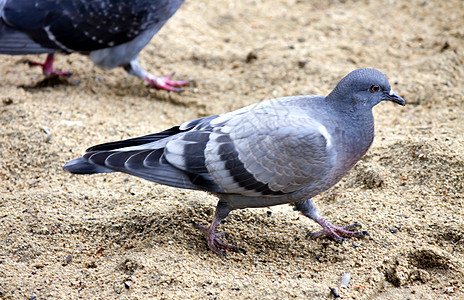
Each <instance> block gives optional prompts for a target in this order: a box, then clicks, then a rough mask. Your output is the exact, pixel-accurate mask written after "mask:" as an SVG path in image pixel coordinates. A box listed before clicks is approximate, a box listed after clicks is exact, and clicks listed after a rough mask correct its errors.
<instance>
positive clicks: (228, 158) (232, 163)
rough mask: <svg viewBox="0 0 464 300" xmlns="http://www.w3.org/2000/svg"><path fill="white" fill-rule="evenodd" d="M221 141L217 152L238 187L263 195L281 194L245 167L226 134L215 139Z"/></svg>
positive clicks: (281, 193)
mask: <svg viewBox="0 0 464 300" xmlns="http://www.w3.org/2000/svg"><path fill="white" fill-rule="evenodd" d="M217 140H218V141H219V140H220V141H222V142H223V143H222V144H221V145H220V146H219V150H218V151H219V152H218V153H219V154H220V158H221V160H222V161H224V162H225V168H226V169H227V170H228V171H229V173H230V175H231V176H232V177H233V178H234V181H235V182H237V184H238V185H239V186H240V187H243V188H245V189H247V190H254V191H256V192H260V193H261V194H263V195H283V194H284V193H283V192H282V191H273V190H271V189H270V188H269V185H268V184H267V183H263V182H260V181H258V180H257V179H256V178H255V177H254V176H253V174H251V173H250V172H248V171H247V169H245V166H244V165H243V163H242V162H241V161H240V159H239V157H238V152H237V150H236V149H235V146H234V145H233V143H232V140H231V138H230V137H229V136H228V135H225V134H224V135H223V136H221V137H219V138H218V139H217Z"/></svg>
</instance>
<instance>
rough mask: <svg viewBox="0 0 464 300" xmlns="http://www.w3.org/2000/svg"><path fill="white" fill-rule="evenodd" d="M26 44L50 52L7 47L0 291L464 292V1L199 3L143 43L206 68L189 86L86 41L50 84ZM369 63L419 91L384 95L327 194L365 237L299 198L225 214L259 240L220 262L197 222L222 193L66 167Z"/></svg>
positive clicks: (59, 294) (2, 87)
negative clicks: (119, 65)
mask: <svg viewBox="0 0 464 300" xmlns="http://www.w3.org/2000/svg"><path fill="white" fill-rule="evenodd" d="M25 58H28V59H35V60H42V59H44V55H42V56H26V57H24V56H0V74H1V79H2V80H1V82H0V100H1V101H0V111H1V112H0V121H1V127H0V134H1V147H0V148H1V150H0V193H1V200H0V298H1V299H78V298H81V299H149V298H157V299H184V298H189V299H227V298H233V299H237V298H238V299H286V298H299V299H302V298H311V299H319V298H321V299H326V298H328V297H334V295H333V293H332V292H331V288H333V289H335V292H336V293H337V294H339V295H340V296H341V297H343V298H347V299H462V298H464V274H463V273H464V272H463V267H464V229H463V226H464V209H463V201H464V200H463V198H464V197H463V195H464V183H463V178H464V117H463V116H464V92H463V91H464V80H463V78H464V2H463V1H461V0H449V1H417V0H413V1H400V0H396V1H395V0H390V1H380V0H371V1H353V0H346V1H335V0H331V1H302V0H300V1H296V0H288V1H283V0H275V1H259V0H254V1H252V0H237V1H204V2H201V1H187V3H185V5H183V6H182V7H181V9H180V10H179V11H178V12H177V13H176V15H175V16H174V17H173V18H172V19H171V20H170V21H169V22H168V24H166V26H165V27H164V28H163V29H162V30H161V31H160V32H159V34H158V35H157V36H156V37H155V38H154V39H153V40H152V42H151V43H150V45H149V46H147V47H146V48H145V50H144V51H143V52H142V53H141V57H140V60H141V63H142V65H143V66H144V67H146V68H147V69H148V70H150V71H151V72H152V73H154V74H156V75H161V74H164V75H166V74H170V73H171V72H174V71H175V72H176V75H175V78H176V79H182V80H183V79H188V80H192V84H191V85H190V86H189V87H186V89H185V92H183V93H180V94H177V93H171V92H166V91H159V90H156V89H152V88H148V87H147V86H146V85H145V84H144V83H143V82H142V81H141V80H139V79H137V78H135V77H131V76H128V75H127V74H126V73H125V72H124V71H123V70H122V69H115V70H109V71H105V70H101V69H99V68H97V67H95V66H94V65H93V64H92V62H91V61H90V60H89V59H88V58H87V57H85V56H81V55H79V54H72V55H69V56H65V55H58V56H57V61H56V66H57V68H60V69H64V70H72V71H73V72H75V73H74V75H73V76H72V77H71V78H70V79H67V80H61V81H58V82H56V81H49V82H45V83H46V84H38V83H40V82H41V81H42V79H43V75H42V74H41V72H40V70H39V69H37V68H29V67H28V66H27V65H26V64H24V63H23V61H24V59H25ZM359 67H373V68H377V69H380V70H381V71H383V72H384V73H385V74H386V75H387V77H388V78H389V79H390V82H391V83H392V87H393V89H394V90H395V91H396V92H397V93H398V94H400V95H401V96H402V97H404V99H406V102H407V105H406V106H405V107H400V106H398V105H395V104H393V103H381V104H380V105H378V106H377V107H375V108H374V115H375V119H376V139H375V141H374V144H373V145H372V147H371V149H370V150H369V152H368V153H367V155H366V156H365V157H364V158H363V160H362V161H360V162H359V163H358V165H357V166H356V167H355V168H354V169H353V170H352V171H351V173H350V174H349V175H348V176H347V177H346V178H345V179H344V180H342V181H341V182H340V183H339V184H337V185H336V186H335V187H334V188H332V189H331V190H329V191H327V192H326V193H324V194H322V195H320V196H318V197H316V198H315V202H316V204H317V205H318V207H319V209H320V213H321V214H322V215H324V216H325V217H326V218H327V219H328V220H329V221H331V222H333V223H334V224H337V225H347V224H351V223H354V222H359V223H361V224H362V230H367V231H369V233H370V236H369V237H367V238H364V239H352V240H347V241H345V242H344V243H342V244H340V243H337V242H334V241H332V240H328V239H320V240H312V239H310V238H308V237H306V235H307V234H308V233H309V232H312V231H316V230H319V227H318V225H317V224H316V223H314V222H313V221H311V220H309V219H306V218H304V217H302V216H301V215H299V214H298V213H296V212H294V211H292V208H291V207H290V206H287V205H284V206H278V207H270V208H263V209H245V210H241V211H235V212H233V213H232V214H231V215H230V216H229V218H227V220H226V222H225V223H224V225H223V226H222V227H221V228H222V229H223V230H225V231H226V232H227V233H228V235H227V238H226V241H227V242H229V243H231V244H234V245H237V246H240V247H243V248H246V249H247V250H248V254H246V255H243V254H241V253H228V255H227V257H225V258H221V257H218V256H217V255H215V254H214V253H213V252H212V251H210V250H209V249H208V247H207V245H206V242H205V240H204V237H203V236H202V235H201V234H200V233H199V232H197V231H195V230H194V229H193V228H192V226H191V221H196V222H198V223H201V224H207V223H208V222H209V221H210V220H211V218H212V213H213V211H214V207H215V204H216V201H217V200H216V199H215V198H214V197H213V196H211V195H208V194H206V193H203V192H196V191H187V190H181V189H175V188H170V187H166V186H161V185H157V184H154V183H151V182H148V181H144V180H141V179H138V178H135V177H131V176H128V175H124V174H99V175H93V176H75V175H71V174H69V173H66V172H65V171H63V170H62V166H63V164H64V163H65V162H66V161H68V160H70V159H73V158H76V157H78V156H79V155H80V154H81V153H82V152H83V151H84V150H85V149H86V148H87V147H89V146H92V145H94V144H97V143H102V142H108V141H114V140H118V139H122V138H128V137H135V136H139V135H144V134H148V133H154V132H157V131H160V130H163V129H165V128H168V127H171V126H173V125H177V124H178V123H180V122H182V121H186V120H190V119H193V118H197V117H202V116H207V115H211V114H217V113H222V112H226V111H230V110H233V109H237V108H240V107H242V106H244V105H247V104H251V103H255V102H258V101H261V100H264V99H268V98H273V97H280V96H289V95H298V94H322V95H324V94H327V93H328V92H329V91H330V90H331V89H332V88H333V87H334V85H335V84H336V83H337V82H338V81H339V80H340V79H341V78H342V77H343V76H345V75H346V74H347V73H348V72H350V71H352V70H354V69H356V68H359ZM42 83H43V82H42ZM344 273H350V275H351V281H350V283H349V285H348V287H344V288H340V287H339V282H340V279H341V276H342V275H343V274H344Z"/></svg>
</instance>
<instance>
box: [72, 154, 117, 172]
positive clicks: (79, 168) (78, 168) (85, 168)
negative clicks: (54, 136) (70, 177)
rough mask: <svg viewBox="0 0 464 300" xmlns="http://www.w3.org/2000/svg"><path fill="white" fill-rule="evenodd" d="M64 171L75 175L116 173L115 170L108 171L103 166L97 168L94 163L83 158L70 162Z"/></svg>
mask: <svg viewBox="0 0 464 300" xmlns="http://www.w3.org/2000/svg"><path fill="white" fill-rule="evenodd" d="M63 169H65V170H66V171H68V172H71V173H73V174H95V173H110V172H114V171H113V170H110V169H107V168H105V167H102V166H97V165H94V164H92V163H89V162H88V161H87V160H85V159H83V158H82V157H79V158H76V159H73V160H71V161H68V162H67V163H66V164H65V165H64V167H63Z"/></svg>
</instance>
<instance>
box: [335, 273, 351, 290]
mask: <svg viewBox="0 0 464 300" xmlns="http://www.w3.org/2000/svg"><path fill="white" fill-rule="evenodd" d="M350 280H351V274H350V273H343V275H342V278H341V279H340V284H339V285H338V287H339V288H347V287H348V286H349V285H350Z"/></svg>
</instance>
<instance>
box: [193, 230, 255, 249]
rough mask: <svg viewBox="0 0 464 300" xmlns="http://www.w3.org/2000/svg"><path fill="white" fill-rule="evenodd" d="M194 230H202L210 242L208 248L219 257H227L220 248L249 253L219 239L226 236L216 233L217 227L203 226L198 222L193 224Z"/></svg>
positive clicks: (222, 233)
mask: <svg viewBox="0 0 464 300" xmlns="http://www.w3.org/2000/svg"><path fill="white" fill-rule="evenodd" d="M192 225H193V228H195V229H198V230H200V231H201V232H202V233H203V234H204V235H205V237H206V241H207V242H208V247H209V248H210V249H211V250H213V252H214V253H216V254H217V255H219V256H226V255H227V254H226V252H225V251H223V250H220V249H219V248H224V249H226V250H231V251H235V252H241V253H243V254H247V251H246V250H245V249H243V248H240V247H236V246H232V245H229V244H226V243H224V242H223V241H221V240H220V239H219V238H218V237H220V236H224V235H225V234H226V233H225V232H216V229H217V227H216V226H213V227H212V226H203V225H200V224H198V223H196V222H192Z"/></svg>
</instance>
